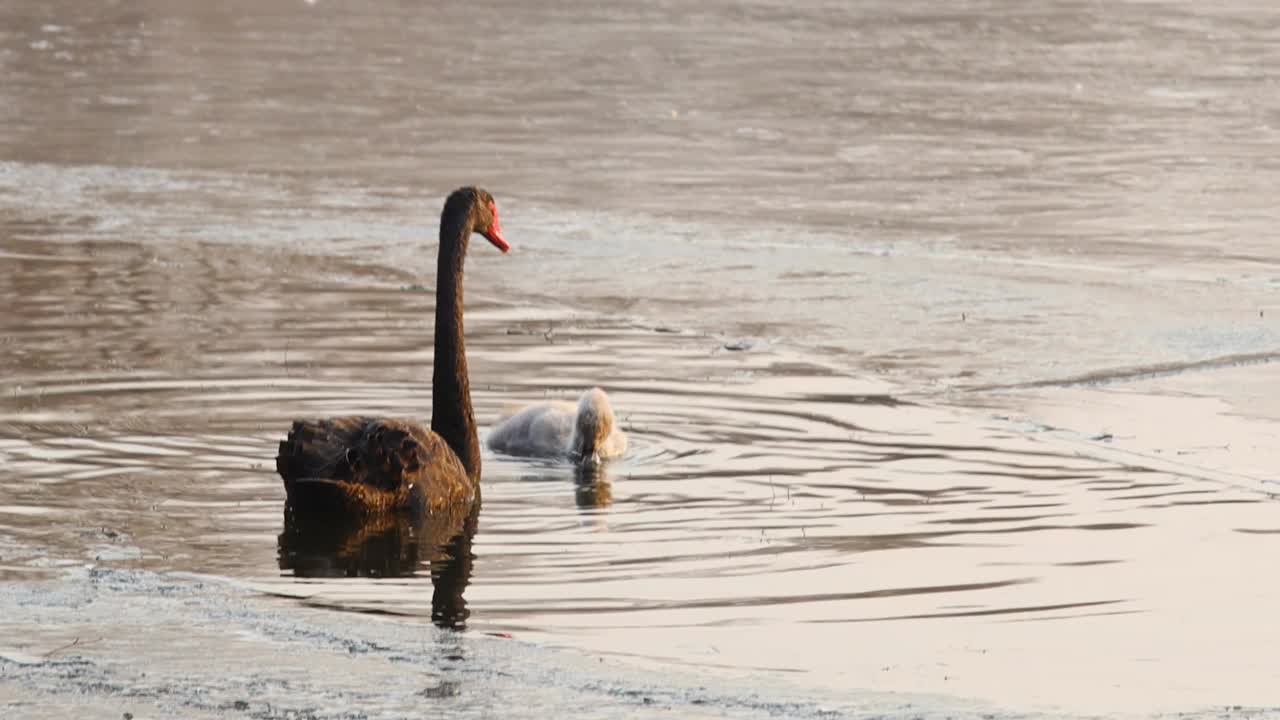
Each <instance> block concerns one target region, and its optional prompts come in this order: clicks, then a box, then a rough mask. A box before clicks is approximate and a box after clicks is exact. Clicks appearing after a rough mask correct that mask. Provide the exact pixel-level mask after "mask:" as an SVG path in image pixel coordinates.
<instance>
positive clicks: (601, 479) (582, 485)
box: [573, 463, 613, 511]
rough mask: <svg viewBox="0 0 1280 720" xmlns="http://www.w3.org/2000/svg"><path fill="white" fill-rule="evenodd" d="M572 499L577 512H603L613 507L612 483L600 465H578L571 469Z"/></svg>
mask: <svg viewBox="0 0 1280 720" xmlns="http://www.w3.org/2000/svg"><path fill="white" fill-rule="evenodd" d="M573 488H574V490H573V499H574V502H576V503H577V505H578V510H580V511H583V510H604V509H606V508H608V507H610V506H612V505H613V483H612V482H610V480H609V471H608V470H607V469H606V468H605V466H604V465H602V464H585V463H584V464H579V465H575V466H574V468H573Z"/></svg>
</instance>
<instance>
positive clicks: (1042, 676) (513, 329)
mask: <svg viewBox="0 0 1280 720" xmlns="http://www.w3.org/2000/svg"><path fill="white" fill-rule="evenodd" d="M1037 8H1038V9H1032V8H1031V7H1030V6H1027V5H1025V4H1021V3H1003V2H968V3H962V4H960V5H956V6H954V9H951V10H947V11H941V10H938V9H937V8H933V7H932V6H931V5H930V4H928V3H893V4H885V3H863V4H860V5H858V6H857V7H850V8H846V7H844V6H841V5H833V4H822V3H816V4H809V5H807V6H805V7H803V8H791V7H783V6H781V5H775V4H771V3H745V4H718V3H713V4H711V5H707V4H705V3H704V4H702V5H699V6H698V7H697V8H694V7H692V6H689V7H685V6H684V5H677V4H671V3H647V4H633V5H631V6H628V7H626V8H604V7H595V6H591V7H588V6H586V5H581V4H577V3H562V4H556V5H555V6H545V5H515V4H507V3H504V2H494V3H468V4H466V5H451V4H445V5H443V6H433V7H430V8H423V7H417V6H414V5H412V4H407V3H402V4H396V5H394V6H393V5H392V4H389V3H388V4H383V5H380V6H379V8H378V11H377V12H373V11H369V10H367V9H353V8H349V7H342V6H339V5H338V4H334V3H326V2H323V1H322V2H320V3H317V4H313V5H308V4H305V3H285V2H274V3H266V4H249V3H230V4H220V5H219V6H218V7H217V8H212V7H204V6H199V7H196V6H192V7H191V8H185V9H183V10H181V11H179V10H176V9H174V8H171V7H169V6H167V5H165V6H161V5H160V4H147V3H135V4H129V3H120V4H107V5H103V6H101V7H94V8H82V7H80V6H79V5H78V4H72V3H46V4H41V5H40V6H38V7H37V6H34V5H33V6H30V7H26V6H22V5H21V4H10V5H8V6H4V7H0V17H2V18H4V20H5V22H4V23H3V24H2V27H0V69H2V70H3V72H4V73H5V77H6V78H7V81H6V83H5V84H4V86H3V87H2V88H0V118H3V123H2V124H0V263H3V266H4V272H3V273H0V301H2V302H3V304H4V306H5V308H6V312H5V313H4V314H3V315H2V316H0V535H4V536H9V537H11V538H15V539H16V540H17V541H19V542H20V543H21V544H22V545H23V546H24V547H28V548H38V551H28V552H27V553H26V554H23V553H17V554H6V555H4V556H0V576H2V577H5V578H6V579H22V578H39V577H45V576H49V575H51V574H52V573H53V572H54V571H53V569H51V567H50V566H51V565H54V564H56V563H52V562H50V560H49V559H50V558H58V557H81V556H83V555H84V554H85V553H86V552H87V553H88V554H89V556H91V557H93V558H95V559H96V561H97V562H101V563H120V564H125V565H128V566H137V567H146V568H152V569H166V570H167V569H175V570H187V571H195V572H198V573H206V574H217V575H224V576H230V577H234V578H239V579H243V580H245V581H246V582H248V583H249V584H250V585H251V586H252V587H255V588H257V589H259V590H262V591H265V592H268V593H273V594H279V595H283V596H288V597H298V598H302V599H303V601H304V602H306V603H309V604H314V605H317V606H322V607H333V608H340V609H347V610H365V611H376V612H381V613H388V614H392V615H403V616H411V617H419V618H423V619H426V618H434V619H435V621H436V622H437V623H439V624H442V625H448V626H461V625H465V626H466V627H468V628H471V629H479V630H483V631H488V632H506V633H512V634H514V635H516V636H517V637H522V638H529V639H537V640H542V641H545V642H548V643H552V644H563V645H570V646H574V647H579V648H587V649H591V650H594V651H598V652H602V653H611V654H621V655H626V656H629V657H631V658H633V659H634V658H644V659H648V660H652V661H654V662H659V663H678V664H684V665H691V666H698V667H702V668H708V667H717V668H722V669H727V670H729V671H731V672H738V673H748V674H749V673H756V672H760V671H762V670H771V671H777V672H787V673H792V674H793V676H794V678H795V681H796V682H797V683H813V684H814V685H815V686H818V685H820V686H822V687H825V688H826V689H827V690H828V691H829V690H831V689H833V688H843V689H848V688H862V689H879V690H903V691H921V690H923V691H929V692H943V693H953V694H956V695H960V696H977V697H985V698H991V699H995V700H997V701H998V702H1001V703H1010V704H1014V705H1023V704H1048V705H1052V706H1060V707H1069V708H1101V709H1116V708H1131V709H1138V710H1148V709H1152V708H1157V707H1166V706H1167V707H1177V708H1184V707H1198V706H1201V705H1205V704H1209V703H1257V704H1272V705H1274V704H1277V703H1280V698H1277V696H1276V695H1275V690H1274V688H1276V687H1280V676H1278V675H1277V671H1276V670H1275V664H1274V663H1273V662H1272V661H1271V653H1272V651H1273V649H1274V647H1275V646H1276V644H1277V642H1280V636H1278V635H1277V634H1276V630H1275V627H1276V625H1275V623H1274V619H1275V611H1274V607H1275V603H1276V601H1277V600H1280V587H1277V586H1276V583H1275V582H1274V581H1273V580H1272V579H1271V577H1270V576H1271V575H1273V573H1272V572H1271V565H1272V564H1273V560H1274V557H1275V552H1276V549H1277V542H1280V540H1278V538H1280V516H1278V515H1277V505H1276V503H1275V502H1274V501H1273V499H1272V497H1271V495H1269V494H1268V492H1267V490H1268V489H1271V490H1272V491H1274V490H1275V487H1274V483H1270V480H1271V478H1270V477H1269V475H1268V473H1269V470H1268V469H1267V468H1269V467H1271V466H1270V465H1268V463H1269V462H1270V460H1271V459H1273V458H1274V457H1275V454H1274V452H1273V451H1269V450H1267V448H1269V447H1270V446H1273V445H1274V440H1275V437H1276V435H1275V425H1274V420H1275V418H1276V416H1277V415H1276V413H1275V412H1274V404H1273V402H1268V401H1266V399H1265V398H1266V397H1269V396H1270V395H1274V393H1271V394H1270V395H1265V394H1264V395H1263V399H1262V400H1259V399H1258V394H1259V393H1260V392H1262V393H1265V392H1266V389H1265V388H1266V382H1267V381H1268V380H1270V379H1271V375H1272V374H1273V373H1274V371H1272V370H1270V369H1268V367H1267V366H1266V365H1265V363H1267V362H1268V361H1269V360H1270V359H1272V358H1273V357H1274V355H1275V353H1277V352H1280V338H1277V331H1276V330H1275V329H1274V325H1273V323H1272V320H1271V319H1270V318H1269V317H1267V314H1266V312H1265V311H1266V310H1268V309H1270V307H1272V305H1273V303H1274V301H1275V291H1276V287H1277V284H1278V283H1280V275H1278V274H1277V273H1276V270H1275V268H1276V265H1277V263H1278V262H1280V256H1277V253H1276V251H1275V247H1274V243H1273V241H1272V240H1271V237H1270V229H1271V228H1272V227H1273V226H1274V224H1275V222H1276V220H1277V218H1276V214H1275V210H1274V207H1273V206H1274V202H1273V200H1272V198H1271V190H1270V188H1271V187H1273V186H1274V185H1275V182H1273V181H1274V180H1275V179H1276V178H1275V174H1276V167H1275V163H1273V162H1271V160H1270V159H1269V158H1270V155H1271V154H1273V153H1268V151H1269V150H1271V149H1274V146H1275V144H1276V140H1277V137H1278V136H1277V131H1276V130H1275V129H1274V128H1273V127H1272V122H1273V121H1274V118H1273V115H1274V114H1275V111H1276V110H1277V106H1276V99H1275V98H1276V97H1277V96H1276V95H1275V93H1274V92H1271V90H1273V89H1274V87H1273V86H1274V77H1273V73H1272V72H1271V71H1273V70H1274V69H1275V63H1276V57H1275V48H1276V47H1280V45H1276V44H1275V43H1274V42H1273V41H1274V40H1275V35H1276V33H1277V31H1278V28H1280V26H1278V25H1276V23H1274V22H1273V21H1272V20H1271V18H1270V16H1269V14H1268V13H1267V12H1266V11H1265V9H1263V10H1258V9H1256V8H1253V7H1251V6H1249V5H1248V4H1246V3H1237V4H1234V5H1228V6H1223V7H1221V8H1218V9H1214V10H1210V9H1206V8H1199V7H1193V6H1190V5H1181V4H1176V3H1118V4H1113V5H1111V6H1095V5H1090V4H1081V3H1067V2H1059V3H1049V4H1047V5H1044V6H1043V7H1041V6H1037ZM477 26H478V27H479V28H482V30H475V29H473V28H474V27H477ZM464 29H470V31H469V32H468V31H463V30H464ZM475 178H482V179H483V182H484V184H486V185H487V186H489V187H490V189H491V190H493V191H494V193H495V195H497V196H498V198H499V203H500V204H502V205H503V207H504V208H510V211H509V212H506V211H504V225H505V226H506V228H507V230H508V233H509V235H510V239H511V240H512V241H513V244H514V245H515V246H516V250H517V251H516V253H514V254H513V255H512V256H511V257H499V256H498V255H497V254H496V253H493V252H490V251H489V250H488V248H487V247H481V246H479V245H477V246H476V247H474V248H473V252H472V255H471V258H470V260H469V264H468V275H467V315H466V322H467V329H468V352H469V359H470V366H471V371H472V374H473V391H474V393H475V402H476V407H477V413H478V417H479V419H480V421H481V423H482V425H487V424H489V423H490V422H492V421H493V420H495V419H496V418H497V417H498V416H499V414H500V412H501V411H502V409H503V408H504V407H505V406H506V405H508V404H512V403H518V402H524V401H532V400H537V399H541V398H544V397H564V398H568V397H572V396H574V395H575V394H576V393H577V392H578V391H580V390H581V389H582V388H584V387H586V386H590V385H593V384H601V385H603V386H605V387H606V388H607V389H608V390H609V392H610V395H611V397H613V399H614V404H615V407H616V408H617V409H618V410H619V413H620V416H621V419H622V423H623V426H624V428H625V429H626V430H627V432H628V433H629V434H630V436H631V439H632V450H631V451H630V452H629V453H628V455H627V456H626V457H625V458H624V459H622V460H621V461H618V462H615V463H613V464H611V465H609V466H607V468H606V469H605V470H604V471H603V472H602V473H600V474H598V475H592V476H583V475H581V474H579V473H576V472H575V471H574V470H573V469H571V468H568V467H565V466H563V465H559V464H555V463H538V462H531V461H527V460H518V459H513V458H504V457H501V456H494V455H491V454H488V455H486V457H485V474H484V502H483V507H482V510H481V512H480V514H479V516H478V517H471V518H461V517H459V518H451V519H450V520H449V523H446V525H447V527H443V528H442V527H433V528H421V527H407V526H402V525H397V524H391V525H387V526H385V527H384V526H379V527H360V528H336V529H332V530H331V531H329V532H323V533H322V532H316V531H314V529H307V528H299V527H296V526H291V525H289V524H288V523H287V522H286V521H285V517H284V514H283V512H282V510H283V508H282V503H283V492H282V487H281V484H280V481H279V478H278V477H277V476H276V475H275V474H274V472H273V471H272V470H273V457H274V453H275V444H276V443H277V442H278V440H279V439H280V437H281V435H282V434H283V432H284V431H285V430H286V429H287V427H288V423H289V421H290V420H291V419H293V418H294V417H299V416H308V415H321V414H339V413H344V414H345V413H356V412H359V413H377V414H389V415H408V416H417V417H423V416H424V415H425V414H426V413H428V412H429V410H428V408H429V404H430V387H429V381H428V378H429V377H430V362H431V348H430V332H431V328H430V322H431V321H430V318H431V316H432V315H431V313H432V307H433V295H432V288H433V279H432V278H431V277H430V276H429V269H430V268H431V267H433V266H434V263H433V262H431V253H432V252H433V243H432V242H431V241H429V240H424V238H431V237H433V236H434V227H433V223H434V217H435V214H436V209H435V208H436V203H437V202H438V200H437V198H436V196H438V195H440V194H441V191H443V190H444V189H447V188H448V187H450V186H451V185H453V184H457V183H458V182H461V181H463V180H468V181H469V180H472V179H475ZM508 198H509V200H508ZM1233 369H1234V370H1233ZM1224 370H1225V371H1238V372H1241V373H1245V374H1244V375H1241V376H1238V377H1243V378H1245V379H1237V380H1228V379H1224V378H1229V377H1231V376H1229V375H1224V374H1223V373H1221V372H1219V371H1224ZM1193 373H1199V374H1198V375H1195V376H1196V377H1202V378H1203V377H1209V378H1212V379H1208V380H1201V381H1199V384H1198V385H1195V386H1175V387H1174V388H1173V390H1175V391H1176V392H1173V391H1170V392H1166V393H1165V394H1164V395H1161V396H1160V397H1161V398H1163V399H1162V400H1160V401H1159V402H1157V401H1156V400H1154V399H1153V397H1152V395H1151V394H1150V393H1148V392H1147V391H1148V390H1150V388H1145V387H1141V386H1139V385H1138V383H1139V381H1142V380H1144V379H1149V378H1151V377H1153V376H1182V375H1187V376H1188V377H1190V376H1191V375H1192V374H1193ZM1099 382H1101V383H1112V384H1120V385H1122V386H1123V387H1122V388H1119V389H1116V388H1111V389H1108V388H1109V387H1110V386H1104V387H1103V388H1102V389H1096V388H1094V387H1093V386H1094V385H1096V384H1097V383H1099ZM1078 385H1088V386H1089V387H1090V389H1089V390H1087V391H1085V392H1084V394H1082V395H1081V394H1073V393H1067V392H1062V393H1057V391H1058V390H1059V389H1060V388H1063V387H1067V388H1068V389H1069V388H1072V387H1075V386H1078ZM1159 389H1164V390H1169V388H1168V387H1162V388H1157V390H1159ZM1055 393H1057V394H1055ZM1219 395H1221V396H1222V397H1223V400H1222V403H1224V404H1225V405H1226V407H1225V408H1222V407H1218V406H1214V407H1213V409H1212V410H1211V411H1210V412H1208V413H1207V414H1206V413H1205V412H1201V410H1200V409H1199V408H1200V406H1199V405H1195V408H1197V410H1196V412H1197V413H1199V414H1196V415H1194V416H1193V415H1186V414H1182V413H1187V412H1189V408H1192V403H1193V402H1195V403H1204V402H1208V400H1206V398H1213V397H1216V396H1219ZM1241 417H1243V418H1244V420H1239V418H1241ZM1050 418H1052V421H1051V420H1050ZM1058 418H1062V420H1061V422H1060V421H1059V419H1058ZM1223 418H1228V419H1232V418H1234V419H1233V420H1231V422H1238V423H1239V424H1227V425H1223V424H1222V423H1223V422H1227V420H1224V419H1223ZM1246 421H1247V422H1246ZM1141 423H1148V424H1149V425H1150V427H1149V428H1148V427H1147V426H1143V425H1141ZM1201 423H1203V424H1201ZM1213 423H1217V424H1213ZM1133 427H1143V430H1142V432H1143V433H1148V435H1143V436H1142V437H1139V438H1138V439H1137V440H1133V438H1132V437H1122V436H1123V435H1124V434H1125V432H1126V431H1128V432H1138V431H1134V430H1131V428H1133ZM1104 431H1105V433H1104ZM1113 435H1114V436H1115V437H1114V439H1115V440H1116V442H1115V443H1112V442H1110V441H1111V440H1112V439H1113ZM1151 437H1154V438H1155V439H1154V440H1153V439H1151ZM1169 438H1176V440H1172V439H1169ZM1219 439H1221V442H1219ZM1245 440H1247V441H1248V443H1250V446H1249V447H1245V445H1246V442H1245ZM1127 441H1132V442H1129V443H1128V444H1125V443H1126V442H1127ZM1161 441H1163V442H1164V443H1165V445H1170V444H1172V446H1173V448H1172V449H1169V448H1167V447H1164V446H1161V445H1160V442H1161ZM1143 443H1147V445H1144V444H1143ZM1222 443H1225V445H1222ZM1232 443H1234V447H1233V446H1232ZM1208 445H1213V446H1214V449H1211V450H1210V449H1206V447H1205V446H1208ZM1219 446H1221V447H1219ZM1152 447H1156V449H1155V450H1152V449H1151V448H1152ZM1166 451H1167V452H1166ZM1242 457H1243V459H1242ZM1258 458H1261V459H1260V460H1259V459H1258ZM1251 462H1253V463H1255V464H1250V463H1251ZM459 528H463V529H464V531H463V532H461V533H460V534H459V533H458V532H457V530H458V529H459ZM33 552H34V556H33V555H32V554H31V553H33Z"/></svg>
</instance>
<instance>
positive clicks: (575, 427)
mask: <svg viewBox="0 0 1280 720" xmlns="http://www.w3.org/2000/svg"><path fill="white" fill-rule="evenodd" d="M489 447H490V448H491V449H492V450H495V451H497V452H502V453H507V454H508V455H526V456H533V457H567V458H569V459H571V460H575V461H578V462H582V463H586V464H594V463H599V462H600V461H602V460H607V459H609V458H615V457H618V456H619V455H621V454H623V453H625V452H626V451H627V436H626V434H625V433H623V432H622V428H620V427H618V423H617V421H616V420H615V419H614V417H613V407H612V406H611V405H610V404H609V396H608V395H606V394H605V392H604V391H603V390H601V389H600V388H591V389H590V390H588V391H586V392H584V393H582V396H581V397H580V398H578V404H577V405H574V404H573V403H569V402H564V401H551V402H541V403H536V404H534V405H530V406H528V407H526V408H523V409H522V410H520V411H519V412H517V413H515V414H514V415H512V416H511V417H508V418H507V419H505V420H503V421H502V422H500V423H498V425H497V426H495V427H494V428H493V430H492V431H490V433H489Z"/></svg>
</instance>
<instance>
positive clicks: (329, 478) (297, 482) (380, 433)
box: [276, 416, 475, 514]
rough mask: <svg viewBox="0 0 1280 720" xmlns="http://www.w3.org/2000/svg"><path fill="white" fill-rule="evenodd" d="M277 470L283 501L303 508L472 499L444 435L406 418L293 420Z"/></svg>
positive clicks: (430, 504)
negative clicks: (282, 484) (285, 497)
mask: <svg viewBox="0 0 1280 720" xmlns="http://www.w3.org/2000/svg"><path fill="white" fill-rule="evenodd" d="M276 470H277V471H278V472H279V473H280V477H281V478H283V479H284V488H285V494H286V496H287V497H288V502H289V505H290V506H291V507H293V508H295V509H297V510H302V511H327V512H340V513H344V514H367V513H377V512H386V511H413V512H427V511H433V510H438V509H440V508H442V507H447V506H450V505H452V504H455V503H467V502H470V501H471V500H472V499H473V498H474V496H475V487H474V484H473V483H472V482H471V479H470V478H469V477H468V475H467V471H466V468H464V467H463V465H462V462H461V461H460V460H459V459H458V456H457V455H456V454H455V453H454V452H453V450H452V449H451V448H449V446H448V444H447V443H446V442H445V441H444V439H443V438H441V437H440V436H439V435H437V434H435V433H434V432H431V431H430V430H427V429H426V428H424V427H422V426H421V425H419V424H417V423H414V422H411V421H406V420H393V419H386V418H368V417H361V416H350V417H338V418H327V419H323V420H299V421H297V422H295V423H294V424H293V427H292V428H291V429H290V431H289V436H288V437H287V438H286V439H285V440H284V441H283V442H281V443H280V452H279V454H278V455H277V456H276Z"/></svg>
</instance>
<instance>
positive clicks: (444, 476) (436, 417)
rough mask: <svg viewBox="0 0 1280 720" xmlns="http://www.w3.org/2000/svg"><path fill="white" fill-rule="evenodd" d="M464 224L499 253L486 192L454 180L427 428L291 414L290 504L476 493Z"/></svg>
mask: <svg viewBox="0 0 1280 720" xmlns="http://www.w3.org/2000/svg"><path fill="white" fill-rule="evenodd" d="M473 232H478V233H480V234H482V235H484V236H485V237H486V238H488V239H489V242H491V243H493V244H494V246H496V247H497V248H498V249H499V250H501V251H503V252H506V251H507V250H508V249H509V248H510V246H509V245H507V242H506V240H505V239H504V238H503V237H502V230H501V228H500V227H499V225H498V211H497V208H496V207H495V205H494V202H493V197H492V196H491V195H489V193H487V192H485V191H483V190H480V189H478V188H462V189H460V190H457V191H455V192H454V193H452V194H451V195H450V196H449V198H448V199H447V200H446V201H445V205H444V211H443V213H441V216H440V252H439V258H438V261H437V277H436V282H437V284H436V327H435V365H434V371H433V372H434V374H433V376H432V379H431V395H432V397H431V427H430V429H428V428H426V427H423V426H422V425H421V424H419V423H417V422H414V421H412V420H394V419H385V418H369V417H359V416H350V417H337V418H328V419H323V420H299V421H296V422H294V423H293V428H292V429H291V430H290V431H289V436H288V437H287V438H285V440H284V441H283V442H281V443H280V452H279V455H277V457H276V470H277V471H278V472H279V473H280V477H282V478H283V479H284V489H285V494H286V496H287V498H288V499H287V502H288V505H289V507H290V508H292V509H295V510H298V511H327V512H336V513H339V514H342V515H346V516H356V515H366V514H370V513H381V512H387V511H404V512H415V513H421V512H432V511H437V510H440V509H443V508H451V507H454V506H456V505H458V504H465V503H471V502H474V501H475V500H476V498H477V497H478V496H479V490H480V441H479V439H478V438H477V436H476V425H475V417H474V415H473V413H472V410H471V388H470V384H469V381H468V377H467V357H466V350H465V347H464V342H463V332H462V266H463V261H464V260H465V259H466V254H467V243H468V241H469V238H470V237H471V234H472V233H473Z"/></svg>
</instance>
